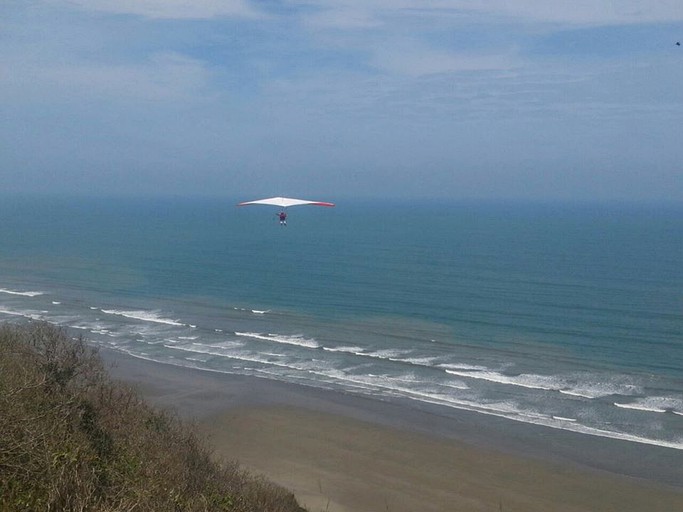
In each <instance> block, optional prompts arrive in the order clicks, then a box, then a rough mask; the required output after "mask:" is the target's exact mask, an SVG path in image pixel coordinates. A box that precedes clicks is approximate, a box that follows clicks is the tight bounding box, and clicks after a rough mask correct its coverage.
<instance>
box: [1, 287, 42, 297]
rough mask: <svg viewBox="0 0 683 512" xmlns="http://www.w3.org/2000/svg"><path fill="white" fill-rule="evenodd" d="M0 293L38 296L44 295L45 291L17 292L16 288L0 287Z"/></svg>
mask: <svg viewBox="0 0 683 512" xmlns="http://www.w3.org/2000/svg"><path fill="white" fill-rule="evenodd" d="M0 293H8V294H10V295H21V296H22V297H38V296H39V295H45V292H18V291H16V290H8V289H7V288H0Z"/></svg>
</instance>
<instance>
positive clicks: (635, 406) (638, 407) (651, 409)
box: [614, 402, 666, 412]
mask: <svg viewBox="0 0 683 512" xmlns="http://www.w3.org/2000/svg"><path fill="white" fill-rule="evenodd" d="M614 405H616V406H617V407H619V408H620V409H632V410H635V411H644V412H666V409H659V408H657V407H648V406H646V405H640V404H620V403H618V402H614Z"/></svg>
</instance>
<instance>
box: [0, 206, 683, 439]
mask: <svg viewBox="0 0 683 512" xmlns="http://www.w3.org/2000/svg"><path fill="white" fill-rule="evenodd" d="M240 199H241V200H243V199H251V198H240ZM318 199H323V200H330V201H334V202H337V207H336V208H319V207H314V206H304V207H293V208H290V209H289V217H288V221H289V222H288V224H289V225H288V226H286V227H281V226H280V225H279V223H278V221H277V217H276V215H275V214H276V212H277V209H276V208H274V207H268V206H249V207H243V208H237V207H236V206H235V204H236V202H237V200H236V199H235V200H231V199H229V198H228V199H216V198H213V199H206V198H204V199H200V198H195V199H187V198H83V197H32V196H11V197H10V196H5V197H3V198H2V201H1V202H0V218H1V219H2V222H1V223H0V321H9V322H25V321H29V320H46V321H49V322H52V323H55V324H58V325H60V326H63V327H65V328H68V329H69V330H70V332H72V333H74V335H77V334H82V335H83V336H84V337H85V338H87V339H88V340H89V341H90V342H91V343H92V344H94V345H96V346H99V347H103V348H106V349H112V350H116V351H120V352H124V353H126V354H130V355H132V356H135V357H138V358H143V359H148V360H154V361H158V362H161V363H166V364H170V365H179V366H185V367H192V368H197V369H201V370H205V371H212V372H225V373H231V374H243V375H253V376H257V377H262V378H266V379H272V380H276V381H286V382H292V383H298V384H302V385H305V386H312V387H317V388H326V389H333V390H338V391H341V392H344V393H350V394H357V395H361V396H369V397H374V398H376V399H378V400H385V401H396V402H397V403H398V402H403V403H410V404H412V405H413V406H416V407H419V406H421V405H427V404H428V405H429V407H438V408H439V409H440V410H441V411H443V413H444V414H448V413H449V411H453V412H457V411H458V410H463V409H464V410H468V411H474V412H478V413H481V414H486V415H494V416H499V417H504V418H508V419H510V420H514V421H517V422H523V423H529V424H535V425H545V426H547V427H551V428H555V429H564V430H570V431H573V432H579V433H584V434H586V435H591V436H603V437H610V438H616V439H623V440H627V441H632V442H637V443H646V444H652V445H658V446H663V447H669V448H672V449H677V450H682V449H683V265H682V264H681V261H683V206H681V205H659V206H657V205H629V204H551V203H546V204H540V203H521V202H518V203H503V202H501V203H496V202H459V203H449V202H438V201H437V202H433V201H417V200H414V201H398V200H393V201H390V200H384V201H381V200H380V201H370V200H367V201H360V200H353V201H345V200H336V201H335V199H336V198H334V197H323V198H318Z"/></svg>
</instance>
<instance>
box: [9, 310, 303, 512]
mask: <svg viewBox="0 0 683 512" xmlns="http://www.w3.org/2000/svg"><path fill="white" fill-rule="evenodd" d="M0 510H2V511H35V510H45V511H48V510H56V511H77V510H78V511H96V512H100V511H107V512H113V511H124V510H125V511H134V510H136V511H213V510H221V511H234V512H247V511H250V512H251V511H259V512H300V511H303V510H304V509H302V508H301V507H299V505H298V504H297V502H296V500H295V498H294V496H293V495H292V494H291V493H290V492H289V491H287V490H285V489H283V488H281V487H279V486H277V485H275V484H274V483H272V482H269V481H267V480H265V479H263V478H261V477H258V476H255V475H253V474H250V473H249V472H247V471H245V470H243V469H241V468H240V467H239V465H238V463H236V462H221V461H217V460H216V459H215V458H214V457H212V453H211V451H210V450H209V449H208V447H207V446H206V444H205V442H204V441H203V440H202V439H200V438H199V437H198V435H197V433H196V432H195V430H194V429H193V427H192V426H191V425H188V424H186V423H184V422H182V421H181V420H179V419H178V418H177V417H176V416H174V415H173V414H171V413H168V412H164V411H161V410H157V409H155V408H154V407H152V406H150V405H149V404H147V403H145V402H144V401H143V400H142V399H141V398H140V397H139V396H138V394H137V393H136V392H135V391H134V390H132V389H131V388H129V387H127V386H125V385H124V384H122V383H119V382H115V381H113V380H112V379H111V378H110V377H109V375H108V373H107V371H106V369H105V367H104V365H103V363H102V361H101V359H100V358H99V356H98V354H97V352H96V350H94V349H93V348H91V347H89V346H88V344H87V343H86V342H85V341H84V339H83V338H82V337H79V338H76V339H74V338H72V337H70V336H69V335H68V333H67V332H66V331H64V330H62V329H59V328H57V327H55V326H52V325H50V324H47V323H38V322H31V323H29V324H26V325H11V324H3V325H0Z"/></svg>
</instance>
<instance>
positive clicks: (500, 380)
mask: <svg viewBox="0 0 683 512" xmlns="http://www.w3.org/2000/svg"><path fill="white" fill-rule="evenodd" d="M439 366H440V367H444V368H445V371H446V373H449V374H451V375H458V376H459V377H465V378H469V379H476V380H484V381H488V382H494V383H496V384H503V385H509V386H518V387H522V388H528V389H538V390H541V391H556V392H559V393H562V394H565V395H569V396H575V397H579V398H588V399H594V398H600V397H604V396H610V395H622V396H632V395H636V394H638V393H641V392H642V386H639V385H636V384H633V383H632V382H630V381H629V380H628V379H627V378H621V377H610V378H607V377H602V376H596V375H593V374H585V375H584V374H579V373H573V374H568V375H539V374H533V373H522V374H519V375H506V374H504V373H501V372H498V371H495V370H489V369H485V370H478V369H477V368H478V367H471V368H466V369H460V370H455V369H450V368H452V365H448V367H447V366H446V365H439Z"/></svg>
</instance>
